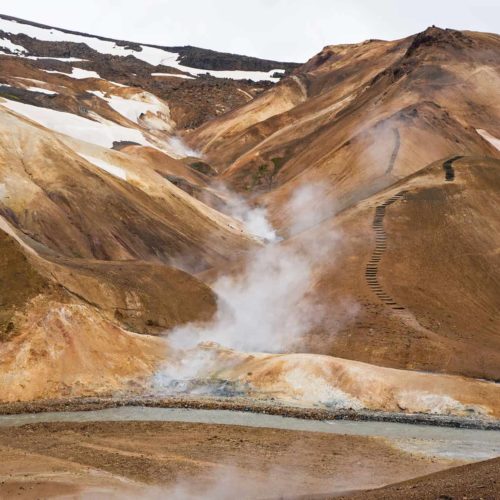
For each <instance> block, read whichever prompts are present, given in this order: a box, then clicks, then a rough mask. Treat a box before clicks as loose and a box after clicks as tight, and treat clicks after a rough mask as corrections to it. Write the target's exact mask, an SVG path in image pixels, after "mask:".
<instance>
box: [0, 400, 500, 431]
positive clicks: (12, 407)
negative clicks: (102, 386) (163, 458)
mask: <svg viewBox="0 0 500 500" xmlns="http://www.w3.org/2000/svg"><path fill="white" fill-rule="evenodd" d="M122 406H144V407H149V408H190V409H204V410H232V411H242V412H252V413H263V414H268V415H279V416H282V417H293V418H299V419H306V420H350V421H375V422H398V423H405V424H419V425H433V426H442V427H457V428H464V429H484V430H500V421H499V420H493V419H491V420H489V419H484V418H478V417H473V416H471V417H456V416H450V415H429V414H417V413H393V412H377V411H366V410H365V411H364V410H360V411H350V410H336V409H330V408H326V407H319V406H318V407H302V406H290V405H285V404H283V403H279V402H276V401H273V400H257V399H251V398H245V397H214V396H199V395H198V396H186V395H179V396H171V397H165V398H148V397H140V398H139V397H136V398H111V397H102V398H76V399H59V400H40V401H31V402H16V403H3V404H0V415H15V414H22V413H44V412H66V411H94V410H102V409H107V408H119V407H122Z"/></svg>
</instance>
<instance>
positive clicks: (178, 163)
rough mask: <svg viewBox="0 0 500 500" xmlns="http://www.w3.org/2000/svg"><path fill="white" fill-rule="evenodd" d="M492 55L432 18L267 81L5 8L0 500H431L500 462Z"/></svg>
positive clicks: (0, 133) (1, 34)
mask: <svg viewBox="0 0 500 500" xmlns="http://www.w3.org/2000/svg"><path fill="white" fill-rule="evenodd" d="M499 55H500V36H499V35H497V34H492V33H482V32H476V31H458V30H453V29H442V28H438V27H435V26H432V27H429V28H427V29H425V30H424V31H422V32H420V33H417V34H415V35H410V36H407V37H405V38H402V39H399V40H392V41H385V40H378V39H377V40H366V41H364V42H360V43H354V44H342V45H331V46H327V47H325V48H324V49H323V50H322V51H321V52H319V53H318V54H316V55H314V56H313V57H311V58H310V59H309V60H308V61H306V62H305V63H295V62H277V61H271V60H267V59H258V58H255V57H248V56H239V55H234V54H228V53H225V52H216V51H213V50H208V49H201V48H197V47H191V46H183V47H169V46H162V45H161V46H160V45H150V44H141V43H137V42H129V41H122V40H114V39H111V38H106V37H102V36H93V35H89V34H85V33H80V32H75V31H71V30H66V29H63V28H56V27H52V26H47V25H44V24H40V23H34V22H30V21H24V20H22V19H18V18H13V17H11V16H6V15H0V414H1V415H0V448H2V449H3V450H4V452H5V455H8V456H9V460H7V461H6V462H5V464H4V465H3V466H2V470H1V471H0V476H1V478H2V479H1V484H0V497H2V498H3V497H5V498H9V497H12V496H15V495H17V496H16V498H32V497H33V495H36V494H39V495H42V497H44V498H45V496H48V497H51V496H57V495H69V496H70V497H71V495H73V497H75V498H79V496H78V495H80V497H82V498H100V497H102V498H113V496H114V497H116V498H123V497H125V498H126V497H127V495H128V496H129V497H130V498H134V497H137V496H138V495H139V492H140V491H142V489H143V488H147V495H148V497H151V498H156V497H158V498H161V495H163V494H164V493H165V491H170V492H171V493H172V495H174V497H175V495H177V497H179V498H190V497H193V498H197V497H199V496H200V494H201V492H202V491H203V489H204V485H205V484H207V481H208V483H213V485H212V486H211V489H210V495H212V497H213V498H222V496H221V495H222V493H221V491H222V490H221V489H229V491H233V490H234V488H235V487H236V486H235V483H238V484H239V485H240V486H238V487H239V488H240V489H241V493H242V495H243V498H246V497H248V498H254V497H256V496H257V497H264V496H266V497H269V498H273V497H276V498H278V497H280V495H281V496H283V497H284V498H292V497H293V495H295V497H297V498H301V495H302V496H303V495H309V494H313V493H314V494H315V495H316V494H317V495H322V496H318V498H329V496H328V495H332V496H333V495H335V496H338V495H341V494H345V495H353V498H356V495H357V494H359V495H364V494H366V495H368V493H366V492H365V490H373V489H374V488H381V487H384V486H386V485H392V486H388V488H398V487H399V486H397V485H395V484H394V483H398V484H399V483H400V482H402V481H407V480H411V481H417V482H416V483H411V484H412V485H414V486H415V490H416V491H420V492H422V496H421V498H431V496H428V497H427V496H425V494H427V493H425V491H434V490H433V489H432V488H433V486H432V485H434V482H433V481H434V480H433V479H432V478H433V477H436V478H441V479H436V481H437V482H436V483H435V484H442V485H445V486H446V488H448V489H450V488H451V489H450V491H452V489H453V488H452V487H453V484H451V483H453V480H448V479H447V478H452V477H454V474H456V473H457V472H456V470H455V469H453V468H454V467H458V466H463V465H465V464H466V463H470V462H476V461H480V460H486V459H494V458H495V457H496V456H498V449H497V448H494V446H493V445H495V446H497V445H496V444H495V443H497V441H498V432H499V431H498V425H499V422H500V386H499V381H500V336H499V332H500V293H499V291H500V251H499V249H500V224H499V218H498V213H497V212H498V207H499V206H500V146H499V141H500V139H499V138H500V98H499V93H498V89H499V88H500V57H499ZM89 401H90V403H89ZM131 403H133V408H135V410H136V411H135V412H134V411H133V409H132V410H131V409H130V408H129V407H128V406H127V405H129V404H131ZM157 406H158V407H162V406H166V407H167V408H157ZM177 406H179V407H181V408H184V409H183V410H180V409H179V410H174V409H173V408H171V407H174V408H177ZM143 407H144V408H143ZM140 408H142V410H140ZM84 410H85V411H88V413H86V414H87V417H82V419H81V420H80V419H79V418H80V417H78V418H76V420H74V421H70V420H68V421H66V419H67V418H68V419H70V418H71V415H77V416H78V415H79V414H80V413H79V412H82V413H83V411H84ZM161 410H162V411H164V412H165V415H167V413H168V412H169V411H170V412H175V411H177V413H175V415H176V417H175V418H174V417H172V418H171V419H168V418H166V417H165V420H162V419H161V418H160V419H159V421H157V420H156V419H153V420H148V419H147V418H146V415H147V414H149V413H150V414H153V413H154V412H155V411H161ZM229 410H232V412H229ZM240 410H243V411H245V412H246V413H245V414H243V416H242V420H241V422H239V423H236V424H235V423H234V422H233V421H231V418H232V417H230V416H227V417H226V416H225V417H224V418H222V417H221V420H220V421H213V420H210V418H212V417H213V418H215V417H216V416H217V415H219V416H221V415H228V414H229V415H230V414H231V413H233V414H234V415H238V413H237V411H240ZM127 411H130V412H132V414H133V418H132V417H130V418H126V419H125V420H124V421H121V420H120V418H119V416H120V415H121V414H123V413H126V412H127ZM141 411H142V413H141ZM210 411H211V412H212V413H211V415H212V417H208V416H206V415H208V414H209V413H210ZM51 412H61V413H54V415H53V418H49V415H51V414H52V413H51ZM63 412H66V413H63ZM99 412H108V413H104V415H108V417H106V418H104V419H103V420H102V421H101V420H99V417H98V415H102V414H103V413H99ZM148 412H149V413H148ZM183 412H191V414H193V415H202V414H203V415H205V413H203V412H207V413H206V415H205V416H204V417H203V419H202V420H196V419H195V420H183V418H184V417H182V418H181V414H182V415H184V414H185V413H183ZM197 412H198V413H197ZM200 412H201V413H200ZM217 412H218V413H217ZM224 412H226V413H224ZM26 413H28V414H32V416H33V417H32V420H31V421H30V417H28V420H26V421H24V420H23V418H24V417H23V414H26ZM268 413H270V414H271V415H266V414H268ZM172 414H174V413H172ZM11 415H18V416H17V417H11ZM44 415H45V416H46V419H45V420H44V417H43V416H44ZM141 415H142V416H141ZM279 415H281V416H279ZM285 417H287V419H288V420H287V419H286V418H285ZM292 417H300V418H301V419H303V420H298V421H299V422H301V423H300V424H297V426H298V427H297V428H293V426H292V428H288V427H286V426H285V427H283V426H279V425H277V424H276V426H273V424H272V418H275V419H282V420H283V421H285V420H287V421H289V422H291V421H292V420H291V418H292ZM9 418H11V420H9ZM234 418H236V417H234ZM16 419H17V420H18V422H19V424H16V426H15V428H14V427H12V428H11V427H10V425H7V424H5V427H4V426H3V425H4V424H3V423H2V422H6V423H7V422H9V421H10V422H14V421H15V420H16ZM88 419H91V420H88ZM115 419H117V420H115ZM259 419H262V420H261V421H262V422H265V425H264V424H262V425H254V421H258V420H259ZM266 419H268V420H266ZM337 419H338V420H337ZM344 419H345V420H344ZM276 421H277V420H276ZM21 424H22V425H21ZM337 424H338V425H339V426H342V425H344V429H349V428H350V427H349V425H351V426H362V428H366V429H369V430H368V431H366V432H364V431H363V432H360V433H359V434H356V433H352V434H350V433H349V432H346V431H340V430H339V431H338V432H333V433H331V432H329V431H328V430H326V429H328V425H337ZM294 425H295V424H294ZM378 426H379V427H378ZM381 426H385V427H384V429H392V428H394V429H396V428H400V429H402V428H404V429H405V431H404V435H405V436H406V437H405V438H404V439H403V437H401V436H400V438H397V439H396V438H395V437H394V436H390V435H386V434H384V433H382V434H380V432H379V431H377V429H379V428H382V427H381ZM398 426H405V427H398ZM452 427H454V428H452ZM461 428H462V429H461ZM463 428H469V429H467V430H465V429H463ZM412 429H413V430H412ZM435 429H439V431H437V432H438V434H439V433H441V435H439V436H438V435H432V437H427V438H426V437H425V436H426V435H430V434H432V432H433V430H435ZM414 431H415V432H416V431H418V432H421V434H418V435H415V436H414V435H413V434H412V432H414ZM384 432H385V431H384ZM321 433H324V434H321ZM447 433H449V435H450V436H451V435H454V436H458V435H459V434H457V433H462V434H461V435H462V436H464V439H465V436H468V435H470V436H481V438H480V439H479V438H478V440H477V441H476V440H475V438H474V439H472V438H471V439H472V441H471V442H470V443H469V444H467V445H466V446H465V448H467V447H468V450H469V452H468V453H469V454H463V455H460V453H461V452H457V453H456V455H454V454H453V450H455V448H454V447H458V448H460V446H459V445H458V444H457V441H456V439H452V438H450V439H449V442H448V441H447V440H446V438H445V436H446V435H447ZM453 433H455V434H453ZM467 433H470V434H467ZM474 433H475V434H474ZM222 435H225V436H226V438H227V439H221V436H222ZM410 435H411V438H410V437H409V436H410ZM486 435H487V436H488V439H485V438H484V436H486ZM53 436H55V437H54V442H52V437H53ZM130 436H133V438H131V437H130ZM186 439H187V440H188V441H187V442H184V441H185V440H186ZM405 439H406V441H405V443H406V444H405V446H406V447H404V446H403V445H402V444H401V443H402V441H401V440H403V441H404V440H405ZM457 439H458V438H457ZM485 441H489V442H490V443H489V445H491V447H490V448H488V451H487V452H485V453H482V451H481V450H483V448H482V447H483V444H484V442H485ZM139 442H140V443H141V445H140V448H136V447H137V446H138V445H137V443H139ZM479 442H480V443H479ZM432 443H433V444H432ZM478 443H479V444H478ZM481 443H483V444H481ZM486 448H487V446H486ZM312 449H317V450H318V451H317V453H312V451H311V450H312ZM444 449H447V450H448V452H449V454H448V455H446V453H444V454H443V453H441V452H442V450H444ZM460 449H461V448H460ZM450 450H451V451H450ZM471 450H472V451H471ZM462 451H463V450H462ZM41 457H43V460H42V461H40V458H41ZM273 464H274V469H276V471H274V469H273ZM276 464H278V465H276ZM354 465H356V466H358V468H359V470H363V471H365V473H366V474H365V475H364V476H363V475H358V476H355V477H354V476H352V474H353V467H354ZM476 466H477V467H478V469H477V470H478V471H479V472H478V474H485V477H490V476H491V474H492V472H491V471H492V470H496V471H497V470H498V460H497V461H494V460H493V461H491V462H484V464H483V465H480V464H473V465H470V466H469V465H466V467H471V468H470V469H464V470H465V471H466V474H469V472H467V471H469V470H470V471H474V470H476V469H475V467H476ZM271 469H272V471H271V472H273V474H275V477H274V476H273V478H270V476H269V474H270V472H269V471H270V470H271ZM457 470H458V469H457ZM443 471H446V472H443ZM434 473H437V476H428V475H429V474H434ZM440 474H441V475H440ZM448 474H449V475H448ZM471 474H473V473H472V472H471ZM219 476H220V480H219ZM292 476H293V481H292V480H290V479H289V478H290V477H292ZM351 476H352V477H351ZM424 476H425V478H427V477H429V478H431V479H429V481H430V482H426V481H427V479H425V478H424V479H422V478H421V477H424ZM188 477H192V478H194V479H193V480H192V481H188V480H187V479H186V478H188ZM417 477H418V478H420V479H418V480H417V479H415V478H417ZM26 478H27V479H26ZM443 478H444V479H443ZM418 481H423V482H420V483H419V482H418ZM450 481H451V483H450ZM485 481H486V479H485ZM488 481H489V480H488ZM270 482H271V483H274V486H273V489H272V490H268V489H267V487H266V484H268V483H270ZM490 483H491V482H489V483H488V485H489V486H488V488H489V489H488V494H490V493H491V492H492V493H491V494H492V495H495V494H496V493H498V485H497V486H495V485H494V484H493V483H491V484H490ZM402 484H403V486H401V487H402V488H407V487H408V488H409V489H412V488H413V486H404V485H406V484H410V483H402ZM145 485H146V486H145ZM171 488H173V489H172V490H171ZM259 488H260V489H259ZM446 488H445V489H446ZM464 488H465V486H464ZM495 488H497V490H496V493H495ZM212 490H213V492H212ZM354 490H359V491H354ZM383 491H386V492H387V493H386V494H387V495H388V496H387V498H393V497H394V498H396V496H393V497H391V496H390V495H395V494H396V493H394V491H397V490H380V492H381V493H377V492H376V490H373V491H372V492H370V493H369V495H372V496H366V497H364V496H361V497H362V498H372V497H373V498H383V497H382V496H380V495H383V494H385V493H383ZM405 491H406V490H405ZM432 494H434V493H432ZM454 494H455V493H454ZM2 495H3V496H2ZM245 495H246V496H245ZM377 495H379V496H377ZM408 495H410V493H408ZM429 495H430V493H429ZM228 498H229V496H228ZM384 498H385V497H384ZM408 498H417V497H416V496H415V497H411V496H408ZM419 498H420V497H419ZM432 498H434V497H432ZM485 498H486V497H485ZM488 498H489V497H488ZM491 498H494V496H492V497H491Z"/></svg>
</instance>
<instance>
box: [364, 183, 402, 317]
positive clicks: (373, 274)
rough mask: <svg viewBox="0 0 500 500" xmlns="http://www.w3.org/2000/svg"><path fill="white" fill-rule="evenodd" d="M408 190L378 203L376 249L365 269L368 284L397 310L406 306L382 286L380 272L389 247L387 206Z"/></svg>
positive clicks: (386, 302) (374, 220) (375, 222)
mask: <svg viewBox="0 0 500 500" xmlns="http://www.w3.org/2000/svg"><path fill="white" fill-rule="evenodd" d="M405 194H406V191H400V192H399V193H397V194H395V195H394V196H391V197H390V198H389V199H387V200H386V201H384V203H382V204H380V205H378V206H377V207H376V208H375V216H374V217H373V223H372V228H373V231H374V232H375V249H374V250H373V253H372V256H371V258H370V261H369V262H368V264H367V266H366V269H365V279H366V283H367V284H368V286H369V287H370V288H371V290H372V292H373V293H374V294H375V295H376V296H377V297H378V298H379V299H380V300H381V301H382V302H383V303H384V304H386V305H387V306H390V307H391V308H392V309H395V310H404V307H402V306H401V305H399V304H398V303H397V302H396V301H395V300H394V299H393V298H392V297H391V296H390V295H389V294H388V293H387V292H386V291H385V290H384V288H383V287H382V285H381V284H380V281H379V278H378V273H379V264H380V261H381V260H382V256H383V254H384V252H385V251H386V249H387V233H386V232H385V229H384V217H385V213H386V208H387V207H388V206H389V205H392V204H393V203H395V202H397V201H399V200H402V199H404V196H405Z"/></svg>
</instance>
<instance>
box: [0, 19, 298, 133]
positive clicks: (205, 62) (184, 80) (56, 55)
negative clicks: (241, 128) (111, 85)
mask: <svg viewBox="0 0 500 500" xmlns="http://www.w3.org/2000/svg"><path fill="white" fill-rule="evenodd" d="M2 53H3V54H7V55H10V56H14V57H15V58H16V60H17V61H18V62H20V61H24V63H25V64H19V65H18V66H17V68H18V71H17V72H19V73H20V74H22V73H24V72H33V71H36V69H38V70H39V71H43V72H52V73H55V74H59V73H63V74H70V75H71V74H72V76H73V78H85V77H96V76H97V75H99V76H100V77H102V79H107V80H113V82H116V83H117V84H121V85H126V86H134V87H139V88H142V89H145V90H147V91H150V92H153V93H154V94H155V95H156V96H158V97H160V98H165V99H167V100H168V101H169V103H170V108H171V112H172V116H173V118H174V121H175V122H176V124H177V125H178V126H179V127H183V128H184V127H187V128H189V127H194V126H197V125H199V124H201V123H202V122H203V121H206V120H207V119H210V118H213V117H214V116H217V115H220V114H221V113H224V112H226V111H228V110H230V109H232V108H233V107H235V106H238V105H240V104H243V103H245V102H246V101H247V100H248V99H251V98H252V97H253V96H255V95H257V94H258V93H260V92H262V91H263V90H265V89H266V88H269V87H270V86H271V83H273V82H276V81H278V80H279V79H280V78H281V77H282V76H283V74H285V73H287V72H290V71H292V70H293V69H294V68H295V67H297V66H298V64H296V63H283V62H277V61H270V60H262V59H258V58H255V57H248V56H240V55H235V54H227V53H220V52H216V51H213V50H207V49H202V48H198V47H190V46H187V47H161V46H156V45H146V44H139V43H135V42H128V41H123V40H114V39H111V38H105V37H100V36H94V35H88V34H85V33H79V32H75V31H69V30H65V29H61V28H54V27H52V26H47V25H43V24H39V23H34V22H30V21H25V20H22V19H18V18H15V17H11V16H6V15H2V14H0V54H2ZM82 70H83V71H82ZM17 72H16V73H17ZM2 73H3V74H7V75H8V74H10V71H2ZM12 76H16V75H12ZM17 77H18V78H19V77H20V76H17ZM39 77H40V78H41V79H42V80H44V79H45V78H44V77H43V76H40V74H39Z"/></svg>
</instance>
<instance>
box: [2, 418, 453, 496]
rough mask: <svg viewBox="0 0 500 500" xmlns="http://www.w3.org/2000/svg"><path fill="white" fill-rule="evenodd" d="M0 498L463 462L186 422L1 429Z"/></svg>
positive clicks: (247, 483)
mask: <svg viewBox="0 0 500 500" xmlns="http://www.w3.org/2000/svg"><path fill="white" fill-rule="evenodd" d="M0 453H1V455H2V462H1V464H0V498H21V499H23V498H24V499H31V498H47V497H52V496H56V495H66V497H65V498H75V497H78V498H82V497H83V498H116V497H120V498H124V497H126V496H127V495H130V496H131V497H135V498H137V497H138V496H140V497H141V498H190V497H191V496H193V497H195V498H199V497H202V498H231V497H232V495H234V491H235V490H237V491H238V496H239V497H240V498H256V497H257V498H272V497H280V496H285V497H293V496H297V495H299V496H300V495H311V494H318V495H329V494H332V493H335V494H337V493H338V494H341V493H342V492H344V493H345V492H352V491H353V490H360V489H368V488H377V487H381V486H383V485H386V484H390V483H395V482H400V481H404V480H407V479H410V478H415V477H418V476H422V475H426V474H430V473H433V472H436V471H440V470H443V469H446V468H449V467H453V466H455V465H457V464H461V462H458V461H450V460H442V459H441V460H440V459H437V458H432V457H424V456H422V455H412V454H409V453H405V452H402V451H400V450H398V449H396V448H395V447H393V446H392V445H391V444H390V443H389V442H388V441H386V440H384V439H383V438H372V437H364V436H344V435H332V434H324V433H319V432H318V433H317V432H298V431H288V430H280V429H269V428H251V427H243V426H228V425H215V424H197V423H181V422H95V423H43V424H33V425H26V426H22V427H18V428H3V429H0Z"/></svg>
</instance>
